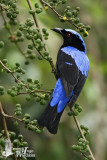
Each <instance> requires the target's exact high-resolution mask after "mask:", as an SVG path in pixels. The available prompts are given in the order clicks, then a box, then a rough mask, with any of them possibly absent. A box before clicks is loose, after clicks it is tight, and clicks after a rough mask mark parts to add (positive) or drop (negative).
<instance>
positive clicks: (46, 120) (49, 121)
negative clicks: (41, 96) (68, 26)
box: [38, 78, 73, 134]
mask: <svg viewBox="0 0 107 160" xmlns="http://www.w3.org/2000/svg"><path fill="white" fill-rule="evenodd" d="M72 95H73V92H72V94H71V96H72ZM70 98H71V97H70ZM70 98H69V99H67V98H66V94H65V90H64V88H63V85H62V82H61V79H60V78H59V79H58V81H57V83H56V86H55V89H54V92H53V95H52V99H51V100H50V103H49V104H48V106H47V107H46V109H45V111H44V112H43V113H42V115H41V116H40V117H39V119H38V124H39V125H41V126H45V127H47V129H48V130H49V132H51V133H52V134H56V133H57V129H58V124H59V121H60V118H61V115H62V113H63V111H64V108H65V106H66V104H67V103H68V101H69V100H70Z"/></svg>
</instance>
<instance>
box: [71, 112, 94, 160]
mask: <svg viewBox="0 0 107 160" xmlns="http://www.w3.org/2000/svg"><path fill="white" fill-rule="evenodd" d="M73 118H74V121H75V123H76V125H77V128H78V130H79V132H80V134H81V136H82V138H83V139H84V141H85V142H86V141H87V140H86V138H85V136H84V134H83V131H82V129H81V127H80V124H79V122H78V119H77V117H75V116H74V115H73ZM87 148H88V150H89V153H90V155H91V157H92V160H95V158H94V156H93V153H92V151H91V149H90V147H89V145H87Z"/></svg>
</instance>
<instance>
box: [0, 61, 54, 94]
mask: <svg viewBox="0 0 107 160" xmlns="http://www.w3.org/2000/svg"><path fill="white" fill-rule="evenodd" d="M0 64H1V65H2V67H3V68H4V69H5V70H7V71H8V72H9V73H10V74H11V75H12V77H13V78H14V79H15V81H16V82H18V83H21V84H22V85H23V86H24V87H25V88H26V89H28V88H29V87H28V85H27V84H25V83H23V82H21V81H20V80H19V79H18V78H17V77H16V76H15V75H14V72H12V71H11V70H10V69H9V68H8V67H7V66H5V65H4V64H3V63H2V61H1V60H0ZM33 93H49V94H51V93H52V91H45V90H37V89H35V90H33V91H31V92H29V93H28V92H20V93H18V94H17V95H21V94H33Z"/></svg>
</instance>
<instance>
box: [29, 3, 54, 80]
mask: <svg viewBox="0 0 107 160" xmlns="http://www.w3.org/2000/svg"><path fill="white" fill-rule="evenodd" d="M27 3H28V5H29V8H30V10H32V11H33V7H32V4H31V2H30V0H27ZM32 16H33V20H34V22H35V25H36V27H37V28H39V29H40V27H39V25H38V21H37V18H36V14H35V13H34V14H32ZM39 32H40V33H41V31H39ZM41 35H42V34H41ZM41 40H42V42H44V40H43V36H42V38H41ZM32 41H33V44H34V46H35V42H34V40H32ZM44 49H45V51H47V49H46V45H44ZM38 53H39V54H40V55H41V56H42V57H43V58H44V59H45V60H46V61H48V62H49V63H50V66H51V68H52V72H54V75H55V77H56V79H57V75H56V73H55V67H54V63H53V61H52V60H47V59H46V58H45V57H44V56H43V55H42V54H41V52H39V51H38Z"/></svg>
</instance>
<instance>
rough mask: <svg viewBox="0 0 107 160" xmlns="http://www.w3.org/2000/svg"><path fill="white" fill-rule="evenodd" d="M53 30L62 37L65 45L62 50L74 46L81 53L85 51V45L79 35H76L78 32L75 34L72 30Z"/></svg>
mask: <svg viewBox="0 0 107 160" xmlns="http://www.w3.org/2000/svg"><path fill="white" fill-rule="evenodd" d="M52 30H53V31H55V32H57V33H59V34H61V35H62V37H63V39H64V43H63V45H62V47H61V48H63V47H67V46H72V47H74V48H76V49H78V50H80V51H83V52H84V51H85V44H84V42H83V40H82V38H81V37H80V36H79V34H76V33H77V32H75V33H74V32H72V30H69V29H68V30H66V29H61V28H54V29H52Z"/></svg>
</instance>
